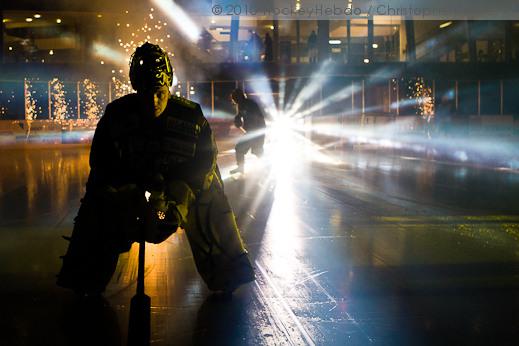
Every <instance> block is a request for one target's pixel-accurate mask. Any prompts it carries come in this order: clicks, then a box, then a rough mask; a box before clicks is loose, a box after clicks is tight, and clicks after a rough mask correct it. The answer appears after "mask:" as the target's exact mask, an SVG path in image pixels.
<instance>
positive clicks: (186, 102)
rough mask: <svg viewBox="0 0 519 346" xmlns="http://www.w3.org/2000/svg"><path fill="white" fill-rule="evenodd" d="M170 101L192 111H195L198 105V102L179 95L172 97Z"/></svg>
mask: <svg viewBox="0 0 519 346" xmlns="http://www.w3.org/2000/svg"><path fill="white" fill-rule="evenodd" d="M170 100H171V101H173V102H175V103H178V104H180V105H182V106H185V107H187V108H191V109H195V108H196V106H197V105H198V104H197V103H196V102H193V101H190V100H188V99H185V98H183V97H180V96H177V95H171V96H170Z"/></svg>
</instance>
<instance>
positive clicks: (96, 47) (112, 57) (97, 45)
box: [92, 42, 128, 66]
mask: <svg viewBox="0 0 519 346" xmlns="http://www.w3.org/2000/svg"><path fill="white" fill-rule="evenodd" d="M92 50H93V53H94V55H95V56H97V57H99V58H103V59H105V60H107V61H110V62H112V63H114V64H117V65H124V66H126V62H127V61H128V57H127V56H125V55H124V54H122V53H121V52H119V51H117V50H116V49H114V48H111V47H109V46H107V45H106V44H104V43H101V42H94V44H93V45H92Z"/></svg>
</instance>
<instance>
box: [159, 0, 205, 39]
mask: <svg viewBox="0 0 519 346" xmlns="http://www.w3.org/2000/svg"><path fill="white" fill-rule="evenodd" d="M152 2H153V3H155V4H156V5H157V7H159V8H160V9H161V10H162V11H163V12H164V14H165V15H167V16H168V17H169V18H170V19H171V21H172V22H173V24H174V25H175V26H176V27H177V29H178V30H180V31H181V32H182V33H183V34H184V35H185V36H186V37H188V38H189V40H190V41H191V42H193V43H194V42H197V41H198V38H199V37H200V28H199V27H198V25H197V24H196V23H195V22H194V21H193V20H192V19H191V17H189V15H188V14H187V13H186V12H184V10H183V9H182V8H181V7H180V6H178V5H177V4H176V3H175V2H174V1H170V0H152Z"/></svg>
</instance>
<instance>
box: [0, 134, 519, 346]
mask: <svg viewBox="0 0 519 346" xmlns="http://www.w3.org/2000/svg"><path fill="white" fill-rule="evenodd" d="M218 145H219V148H220V158H219V160H220V161H219V162H220V167H221V169H222V173H223V175H224V177H226V178H227V179H226V183H225V184H226V185H225V188H226V192H227V195H228V197H229V199H230V201H231V204H232V205H233V208H234V209H235V212H236V215H237V220H238V224H239V226H240V228H241V231H242V235H243V237H244V240H245V241H246V244H247V247H248V249H249V251H250V254H251V258H252V261H253V263H254V266H255V269H256V275H257V280H256V281H255V282H254V283H252V284H249V285H247V286H243V287H241V288H240V289H239V290H238V291H236V292H235V294H234V297H233V299H232V300H231V301H220V300H216V299H214V297H212V296H211V294H210V292H209V291H208V289H207V288H206V287H205V285H204V283H203V281H202V279H201V278H200V277H199V275H198V274H197V272H196V268H195V265H194V262H193V259H192V255H191V250H190V248H189V244H188V242H187V238H186V236H185V234H184V233H183V232H179V233H176V234H174V235H173V236H171V237H170V238H169V239H168V240H167V241H165V242H164V243H162V244H160V245H148V246H147V258H146V293H147V294H148V295H149V296H150V297H151V301H152V311H151V314H152V316H151V328H152V332H151V344H152V345H190V344H206V345H417V344H435V345H445V344H451V345H460V344H482V345H491V344H493V345H498V344H500V345H504V344H516V343H517V340H518V337H519V290H518V288H519V287H518V284H519V202H518V196H519V174H518V172H517V171H514V170H500V169H497V168H496V167H492V165H486V166H485V165H473V164H470V163H459V162H458V163H455V162H441V161H438V160H436V161H434V160H429V159H426V158H424V157H419V156H418V157H409V156H405V155H402V154H401V153H399V152H396V151H393V150H390V149H381V148H377V147H376V146H373V145H372V146H370V147H369V148H368V147H367V146H362V145H353V146H340V147H337V146H336V147H330V148H329V149H328V150H323V151H320V154H322V157H320V158H319V157H318V159H316V160H309V159H307V158H308V157H310V156H313V157H315V156H316V155H315V153H311V152H310V153H309V152H304V151H303V152H300V151H299V152H298V153H297V154H295V152H292V151H291V150H294V148H293V147H291V146H290V144H287V145H284V146H282V147H283V148H284V149H283V150H281V151H279V150H272V149H273V148H270V154H268V155H266V157H265V158H263V159H262V160H258V159H255V158H252V157H247V159H248V161H247V167H246V173H245V175H244V176H241V177H229V176H228V171H229V169H230V168H232V165H233V152H232V150H231V149H232V143H231V142H230V141H219V142H218ZM267 150H269V148H267ZM268 152H269V151H268ZM88 154H89V147H88V146H87V145H73V144H71V145H48V146H44V145H41V146H38V145H30V146H24V145H19V146H15V147H9V148H7V147H2V148H0V172H1V173H0V237H1V241H0V248H1V250H0V282H1V284H0V304H1V308H0V311H1V313H0V344H1V345H56V346H57V345H125V344H126V339H127V329H128V314H129V303H130V299H131V297H132V296H133V295H134V293H135V282H136V273H137V246H136V244H134V246H133V247H132V249H131V251H130V252H129V253H126V254H122V255H121V256H120V260H119V263H118V268H117V272H116V274H115V275H114V277H113V279H112V281H111V283H110V284H109V287H108V289H107V292H106V294H105V298H106V299H105V301H104V302H100V303H99V304H98V305H94V304H90V305H87V306H85V305H82V304H80V303H78V302H77V301H76V300H75V297H74V295H73V294H72V293H71V292H68V291H66V290H64V289H61V288H59V287H56V286H55V275H56V273H57V272H58V270H59V268H60V259H59V256H61V255H63V254H64V253H65V250H66V246H67V242H66V241H64V240H63V239H62V237H61V236H62V235H69V234H70V232H71V229H72V222H73V218H74V217H75V214H76V212H77V209H78V207H79V199H80V198H81V197H82V194H83V193H84V186H85V183H86V179H87V177H88V172H89V167H88ZM330 160H331V161H330Z"/></svg>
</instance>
